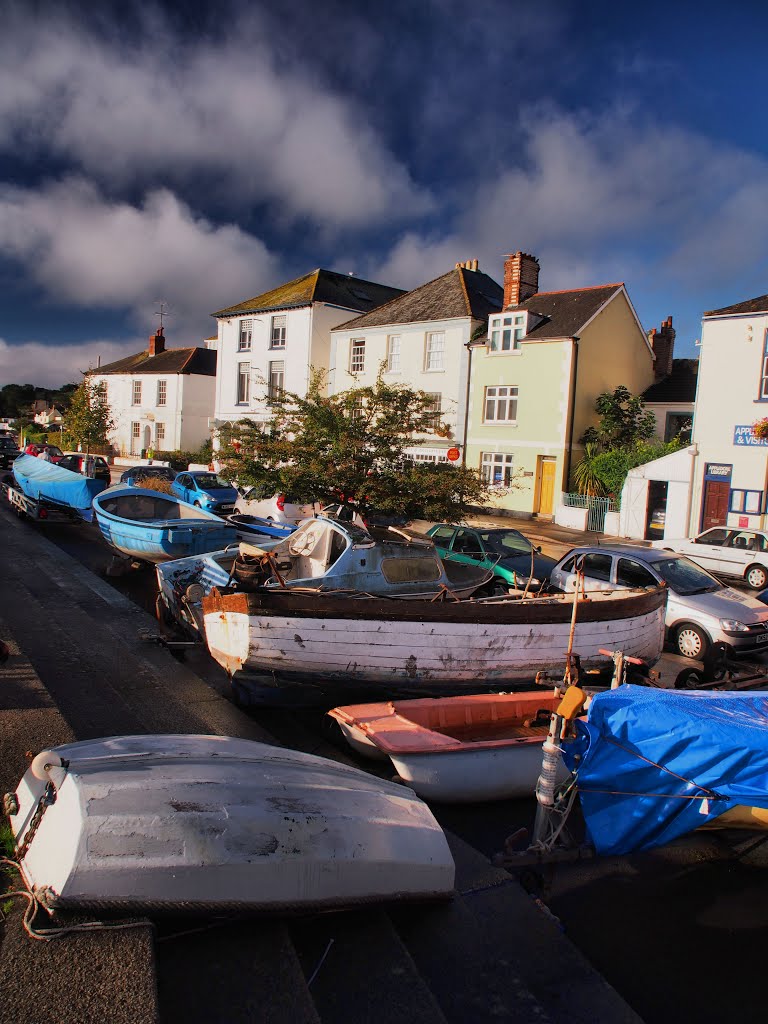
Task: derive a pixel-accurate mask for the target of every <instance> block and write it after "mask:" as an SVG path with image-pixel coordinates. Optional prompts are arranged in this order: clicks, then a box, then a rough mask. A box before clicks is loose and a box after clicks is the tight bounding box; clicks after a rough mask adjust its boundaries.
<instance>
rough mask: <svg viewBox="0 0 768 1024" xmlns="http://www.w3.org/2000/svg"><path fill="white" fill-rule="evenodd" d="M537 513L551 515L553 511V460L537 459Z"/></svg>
mask: <svg viewBox="0 0 768 1024" xmlns="http://www.w3.org/2000/svg"><path fill="white" fill-rule="evenodd" d="M538 511H539V513H540V514H541V515H545V516H551V515H552V513H553V512H554V511H555V460H554V459H541V460H540V461H539V509H538Z"/></svg>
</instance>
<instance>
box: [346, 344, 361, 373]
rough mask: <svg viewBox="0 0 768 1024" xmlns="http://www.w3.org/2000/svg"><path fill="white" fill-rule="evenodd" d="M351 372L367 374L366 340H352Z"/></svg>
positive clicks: (350, 351)
mask: <svg viewBox="0 0 768 1024" xmlns="http://www.w3.org/2000/svg"><path fill="white" fill-rule="evenodd" d="M349 372H350V373H365V338H350V341H349Z"/></svg>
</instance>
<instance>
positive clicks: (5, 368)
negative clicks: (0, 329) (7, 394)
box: [0, 337, 147, 388]
mask: <svg viewBox="0 0 768 1024" xmlns="http://www.w3.org/2000/svg"><path fill="white" fill-rule="evenodd" d="M146 344H147V343H146V339H140V338H138V337H137V338H136V339H135V340H133V341H127V342H116V341H83V342H82V343H80V344H77V345H57V346H52V345H50V344H48V343H45V342H40V341H28V342H24V343H22V344H20V345H9V344H8V343H7V342H6V341H4V340H3V339H2V338H0V381H2V382H3V384H9V383H18V384H23V383H31V384H35V385H37V386H39V387H43V388H59V387H61V386H62V385H64V384H70V383H72V384H78V383H79V382H80V381H81V380H82V379H83V378H82V373H83V371H84V370H88V369H90V368H91V367H94V366H99V365H101V366H106V364H107V363H111V362H114V361H115V360H116V359H122V358H124V357H125V356H129V355H132V354H133V353H134V352H140V351H141V350H142V349H143V348H146Z"/></svg>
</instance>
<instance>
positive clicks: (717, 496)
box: [701, 480, 731, 530]
mask: <svg viewBox="0 0 768 1024" xmlns="http://www.w3.org/2000/svg"><path fill="white" fill-rule="evenodd" d="M704 487H705V490H704V510H703V514H702V518H701V528H702V530H708V529H709V528H710V527H711V526H725V524H726V522H727V521H728V498H729V497H730V494H731V485H730V483H726V482H725V481H721V480H707V481H706V482H705V485H704Z"/></svg>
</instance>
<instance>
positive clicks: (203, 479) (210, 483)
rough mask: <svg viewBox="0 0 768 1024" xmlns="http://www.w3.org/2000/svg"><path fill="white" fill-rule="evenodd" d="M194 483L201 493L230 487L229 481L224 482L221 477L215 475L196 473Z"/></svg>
mask: <svg viewBox="0 0 768 1024" xmlns="http://www.w3.org/2000/svg"><path fill="white" fill-rule="evenodd" d="M195 481H196V482H197V486H198V487H199V488H200V490H201V491H210V490H213V489H215V488H217V487H231V486H232V484H231V483H230V482H229V480H225V479H224V478H223V477H221V476H217V475H216V474H215V473H198V475H197V476H196V477H195Z"/></svg>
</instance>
